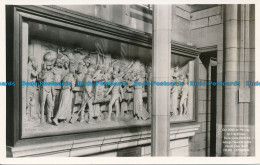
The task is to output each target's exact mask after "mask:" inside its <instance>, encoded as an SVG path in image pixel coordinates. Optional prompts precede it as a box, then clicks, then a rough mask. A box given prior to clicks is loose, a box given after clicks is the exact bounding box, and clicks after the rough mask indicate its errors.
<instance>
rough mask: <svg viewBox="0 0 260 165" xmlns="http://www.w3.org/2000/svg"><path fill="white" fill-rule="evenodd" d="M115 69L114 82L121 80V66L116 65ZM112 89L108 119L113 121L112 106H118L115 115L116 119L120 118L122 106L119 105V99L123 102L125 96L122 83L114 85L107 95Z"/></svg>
mask: <svg viewBox="0 0 260 165" xmlns="http://www.w3.org/2000/svg"><path fill="white" fill-rule="evenodd" d="M114 68H115V69H114V71H113V73H112V78H113V79H114V81H113V82H114V83H116V82H120V78H119V76H118V72H119V67H114ZM111 91H112V96H111V99H110V102H109V105H108V118H107V121H111V115H112V106H113V105H115V108H116V116H115V121H117V120H118V117H119V113H120V106H119V101H120V102H121V101H122V99H123V98H124V94H123V90H122V87H121V85H112V86H111V87H110V88H109V90H108V91H107V93H106V94H105V96H108V95H109V93H110V92H111Z"/></svg>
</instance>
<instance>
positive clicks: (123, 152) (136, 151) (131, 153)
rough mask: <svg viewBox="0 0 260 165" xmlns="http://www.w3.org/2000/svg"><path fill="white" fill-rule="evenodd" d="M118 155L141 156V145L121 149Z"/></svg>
mask: <svg viewBox="0 0 260 165" xmlns="http://www.w3.org/2000/svg"><path fill="white" fill-rule="evenodd" d="M117 156H118V157H140V156H141V147H135V148H127V149H123V150H120V151H117Z"/></svg>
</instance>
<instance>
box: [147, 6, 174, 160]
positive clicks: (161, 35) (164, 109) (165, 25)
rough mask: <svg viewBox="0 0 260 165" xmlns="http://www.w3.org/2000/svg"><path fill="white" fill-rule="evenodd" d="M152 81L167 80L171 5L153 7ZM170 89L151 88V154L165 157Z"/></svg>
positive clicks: (169, 55)
mask: <svg viewBox="0 0 260 165" xmlns="http://www.w3.org/2000/svg"><path fill="white" fill-rule="evenodd" d="M152 67H153V71H152V73H153V81H156V82H164V81H166V82H169V75H170V67H171V5H154V6H153V59H152ZM169 108H170V91H169V87H168V86H157V85H154V86H153V88H152V156H168V155H169V147H170V140H169V138H170V109H169Z"/></svg>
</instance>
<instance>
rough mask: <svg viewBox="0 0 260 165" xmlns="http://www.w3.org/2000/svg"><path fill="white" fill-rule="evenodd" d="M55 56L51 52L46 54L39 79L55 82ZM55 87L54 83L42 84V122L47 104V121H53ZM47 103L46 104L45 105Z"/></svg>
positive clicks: (42, 121)
mask: <svg viewBox="0 0 260 165" xmlns="http://www.w3.org/2000/svg"><path fill="white" fill-rule="evenodd" d="M52 68H53V57H52V56H51V54H50V53H47V54H45V55H44V69H43V70H42V71H41V72H40V74H39V79H40V80H41V81H43V82H45V83H50V82H53V80H54V74H53V70H52ZM54 97H55V96H54V88H53V86H52V85H44V84H43V85H42V86H41V123H44V122H45V116H44V111H45V109H44V107H45V106H46V112H47V121H48V122H49V123H52V121H51V117H52V116H53V105H54V102H53V100H54ZM45 104H46V105H45Z"/></svg>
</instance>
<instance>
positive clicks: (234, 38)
mask: <svg viewBox="0 0 260 165" xmlns="http://www.w3.org/2000/svg"><path fill="white" fill-rule="evenodd" d="M224 18H225V19H224V38H225V39H224V72H223V73H224V81H225V82H235V81H237V82H240V84H241V85H240V86H233V85H232V86H225V87H224V111H223V121H222V123H223V125H222V128H223V129H225V130H228V129H229V128H234V129H240V128H243V129H244V128H246V129H249V130H250V132H251V131H253V129H252V128H251V127H250V126H249V123H248V120H250V119H249V117H250V118H254V117H252V116H249V113H248V110H249V105H250V101H246V99H240V98H241V97H240V96H242V95H243V97H246V98H248V97H250V94H249V93H247V91H248V90H247V89H248V87H247V86H246V85H245V82H246V81H247V80H249V70H250V69H249V65H248V64H249V62H246V55H248V56H249V55H252V54H251V53H250V52H248V51H247V49H250V48H249V43H248V42H249V41H250V40H251V38H252V37H251V38H250V34H249V22H248V21H250V16H249V7H248V6H247V5H225V12H224ZM252 33H254V29H253V30H252ZM252 39H253V40H254V38H252ZM246 53H248V54H246ZM252 56H253V55H252ZM249 57H250V56H249ZM249 57H248V58H249ZM249 90H250V89H249ZM251 97H252V95H251ZM251 99H254V98H251ZM228 132H229V133H231V132H230V131H222V133H223V134H222V141H221V143H222V155H223V156H247V155H249V153H250V152H241V151H236V150H234V148H233V150H232V151H227V150H225V149H228V148H232V147H228V146H230V145H234V144H224V143H223V141H227V140H226V139H225V138H226V137H227V136H228ZM233 133H238V132H233ZM249 134H250V133H249ZM229 137H231V138H234V137H235V138H237V137H240V135H234V136H229ZM251 138H253V137H251ZM229 141H232V140H229ZM233 141H234V140H233ZM235 141H236V140H235ZM237 141H240V142H241V141H242V140H237ZM218 142H219V143H220V141H218ZM217 145H218V144H217ZM245 145H247V144H245ZM240 149H241V148H240ZM249 149H250V148H249Z"/></svg>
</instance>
